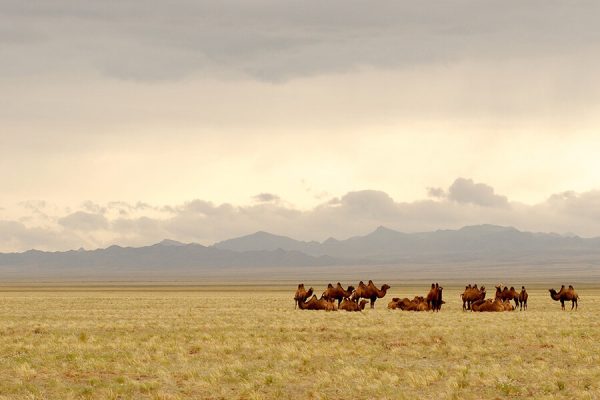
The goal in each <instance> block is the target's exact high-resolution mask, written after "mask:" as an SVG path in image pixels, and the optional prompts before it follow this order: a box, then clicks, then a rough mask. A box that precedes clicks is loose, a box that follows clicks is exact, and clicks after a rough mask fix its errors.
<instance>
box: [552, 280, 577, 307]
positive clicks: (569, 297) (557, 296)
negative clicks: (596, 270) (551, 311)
mask: <svg viewBox="0 0 600 400" xmlns="http://www.w3.org/2000/svg"><path fill="white" fill-rule="evenodd" d="M548 291H549V292H550V297H552V300H554V301H560V306H561V308H562V309H563V310H564V309H565V301H570V302H571V310H573V307H575V309H576V310H577V307H578V306H577V300H579V295H578V294H577V292H576V291H575V288H574V287H573V286H571V285H569V288H568V289H565V285H562V286H561V287H560V292H558V293H556V290H554V289H548Z"/></svg>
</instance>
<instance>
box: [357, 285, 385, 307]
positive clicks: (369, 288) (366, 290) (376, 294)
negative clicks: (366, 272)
mask: <svg viewBox="0 0 600 400" xmlns="http://www.w3.org/2000/svg"><path fill="white" fill-rule="evenodd" d="M389 288H390V285H388V284H385V285H383V286H381V289H378V288H377V286H375V284H374V283H373V281H369V283H368V284H367V285H365V284H364V283H363V281H360V283H359V284H358V287H357V288H356V290H355V291H354V293H353V294H352V299H353V300H354V301H357V302H358V300H360V299H361V298H362V299H369V301H370V302H371V308H375V300H377V299H381V298H382V297H384V296H385V294H386V293H387V291H388V289H389Z"/></svg>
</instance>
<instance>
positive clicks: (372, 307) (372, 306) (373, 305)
mask: <svg viewBox="0 0 600 400" xmlns="http://www.w3.org/2000/svg"><path fill="white" fill-rule="evenodd" d="M370 300H371V310H372V309H374V308H375V299H374V298H371V299H370Z"/></svg>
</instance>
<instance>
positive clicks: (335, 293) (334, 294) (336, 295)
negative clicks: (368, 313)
mask: <svg viewBox="0 0 600 400" xmlns="http://www.w3.org/2000/svg"><path fill="white" fill-rule="evenodd" d="M352 292H354V286H348V290H345V289H344V288H343V287H342V284H341V283H339V282H338V283H337V285H336V286H335V287H334V286H333V285H332V284H331V283H330V284H329V285H327V289H325V291H324V292H323V297H324V298H325V299H327V300H337V302H338V307H339V306H340V304H341V303H342V300H344V299H347V298H348V297H350V296H351V295H352Z"/></svg>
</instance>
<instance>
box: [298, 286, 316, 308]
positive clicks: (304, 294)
mask: <svg viewBox="0 0 600 400" xmlns="http://www.w3.org/2000/svg"><path fill="white" fill-rule="evenodd" d="M312 294H313V288H310V289H308V290H306V289H304V283H301V284H299V285H298V289H296V294H295V295H294V308H296V306H297V305H298V303H299V302H300V301H305V300H306V299H308V298H309V297H310V296H312Z"/></svg>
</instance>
